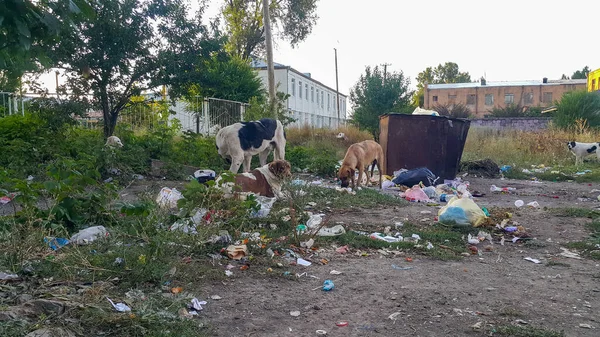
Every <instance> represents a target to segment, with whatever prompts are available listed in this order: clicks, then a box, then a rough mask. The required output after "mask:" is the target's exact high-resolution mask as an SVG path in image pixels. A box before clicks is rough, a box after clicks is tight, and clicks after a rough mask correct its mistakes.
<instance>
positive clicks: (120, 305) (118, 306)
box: [106, 297, 131, 312]
mask: <svg viewBox="0 0 600 337" xmlns="http://www.w3.org/2000/svg"><path fill="white" fill-rule="evenodd" d="M106 299H107V300H108V301H109V302H110V304H112V306H113V308H115V310H117V311H118V312H127V311H131V308H130V307H128V306H127V304H125V303H115V302H113V301H112V300H111V299H110V298H108V297H107V298H106Z"/></svg>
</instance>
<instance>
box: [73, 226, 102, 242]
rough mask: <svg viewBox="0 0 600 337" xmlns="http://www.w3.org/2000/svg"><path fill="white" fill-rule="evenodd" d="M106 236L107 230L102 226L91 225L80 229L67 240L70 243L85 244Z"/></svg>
mask: <svg viewBox="0 0 600 337" xmlns="http://www.w3.org/2000/svg"><path fill="white" fill-rule="evenodd" d="M107 236H108V231H107V230H106V228H104V226H93V227H88V228H86V229H82V230H80V231H79V232H77V233H76V234H74V235H73V236H72V237H71V240H69V241H70V242H71V243H74V244H77V245H87V244H90V243H92V242H94V241H96V240H97V239H101V238H104V237H107Z"/></svg>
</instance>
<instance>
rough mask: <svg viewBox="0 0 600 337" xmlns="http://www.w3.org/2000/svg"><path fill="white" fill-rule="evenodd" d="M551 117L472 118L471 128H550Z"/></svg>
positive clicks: (527, 129)
mask: <svg viewBox="0 0 600 337" xmlns="http://www.w3.org/2000/svg"><path fill="white" fill-rule="evenodd" d="M551 120H552V118H551V117H512V118H511V117H496V118H478V119H471V128H489V129H494V130H500V129H517V130H524V131H536V130H543V129H547V128H548V123H549V122H550V121H551Z"/></svg>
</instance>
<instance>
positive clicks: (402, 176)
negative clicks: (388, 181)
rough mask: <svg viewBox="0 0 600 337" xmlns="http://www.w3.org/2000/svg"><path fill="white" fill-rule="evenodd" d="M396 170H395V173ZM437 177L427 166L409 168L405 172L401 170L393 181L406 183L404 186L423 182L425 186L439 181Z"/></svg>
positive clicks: (400, 183) (401, 183)
mask: <svg viewBox="0 0 600 337" xmlns="http://www.w3.org/2000/svg"><path fill="white" fill-rule="evenodd" d="M395 173H396V172H394V175H396V174H395ZM437 179H438V178H437V177H436V176H435V174H433V172H431V171H430V170H429V169H427V168H425V167H420V168H416V169H413V170H408V171H404V172H400V173H399V174H398V175H396V177H395V178H394V179H393V180H392V182H393V183H394V184H396V185H404V186H415V185H418V184H419V183H421V182H422V183H423V185H425V186H431V185H433V184H435V182H436V181H437Z"/></svg>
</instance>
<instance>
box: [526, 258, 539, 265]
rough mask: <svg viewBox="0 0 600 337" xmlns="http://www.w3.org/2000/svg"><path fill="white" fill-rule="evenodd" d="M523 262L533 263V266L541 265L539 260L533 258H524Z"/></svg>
mask: <svg viewBox="0 0 600 337" xmlns="http://www.w3.org/2000/svg"><path fill="white" fill-rule="evenodd" d="M524 260H527V261H530V262H533V263H535V264H540V263H542V262H541V261H540V260H538V259H534V258H531V257H526V258H525V259H524Z"/></svg>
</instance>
